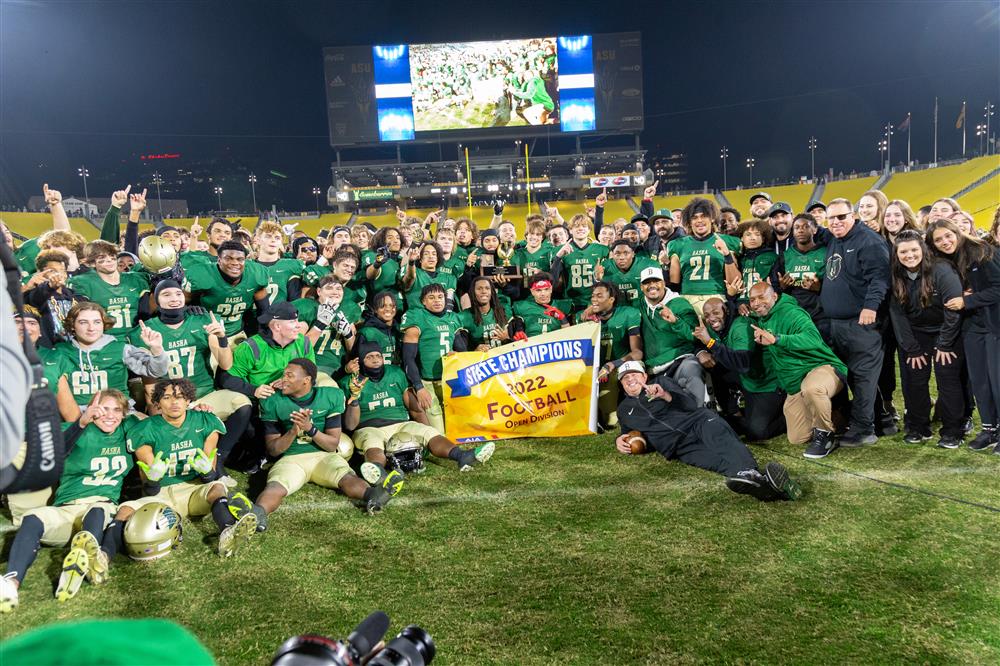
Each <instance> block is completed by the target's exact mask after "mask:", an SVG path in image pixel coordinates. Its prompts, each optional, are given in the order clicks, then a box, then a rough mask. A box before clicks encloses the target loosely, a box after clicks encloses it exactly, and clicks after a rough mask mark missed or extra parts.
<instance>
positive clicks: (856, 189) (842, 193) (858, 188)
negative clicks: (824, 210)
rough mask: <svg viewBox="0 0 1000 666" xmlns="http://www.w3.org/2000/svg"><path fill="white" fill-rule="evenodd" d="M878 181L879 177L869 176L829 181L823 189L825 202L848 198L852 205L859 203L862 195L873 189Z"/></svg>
mask: <svg viewBox="0 0 1000 666" xmlns="http://www.w3.org/2000/svg"><path fill="white" fill-rule="evenodd" d="M877 181H878V178H877V177H875V176H869V177H867V178H852V179H850V180H838V181H835V182H832V183H827V184H826V188H825V189H824V190H823V203H826V204H829V203H830V202H831V201H833V200H834V199H847V200H848V201H850V202H851V204H852V205H857V203H858V199H860V198H861V195H862V194H864V193H865V192H867V191H868V190H870V189H872V188H873V187H874V186H875V183H876V182H877Z"/></svg>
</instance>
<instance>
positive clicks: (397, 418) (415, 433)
mask: <svg viewBox="0 0 1000 666" xmlns="http://www.w3.org/2000/svg"><path fill="white" fill-rule="evenodd" d="M358 358H359V359H360V366H359V370H360V372H359V374H357V375H355V376H354V377H351V378H350V379H348V378H344V380H343V381H342V386H343V387H344V389H345V390H346V391H347V392H348V393H350V398H349V399H348V401H347V410H346V411H345V412H344V426H345V427H346V428H348V429H349V430H351V431H352V432H353V434H354V445H355V446H356V447H358V448H359V449H361V450H362V451H363V452H364V454H365V462H364V463H363V464H362V465H361V475H362V476H363V477H364V478H365V480H366V481H368V483H371V484H372V485H375V486H380V485H383V484H390V485H391V484H393V483H394V482H395V481H394V479H398V478H399V477H401V476H402V474H401V473H400V471H399V470H393V472H392V473H391V474H390V473H389V472H387V471H386V457H385V447H386V444H387V443H388V442H389V440H390V439H391V438H392V437H393V436H394V435H397V434H399V433H403V434H406V435H410V436H412V437H413V438H414V439H416V440H417V442H419V443H420V444H421V445H422V446H426V447H427V449H428V450H429V451H430V452H431V454H432V455H434V456H437V457H438V458H450V459H452V460H454V461H455V463H456V464H457V465H458V468H459V470H461V471H463V472H466V471H469V470H471V469H472V468H473V467H475V466H477V465H481V464H482V463H484V462H486V461H487V460H489V459H490V457H491V456H492V455H493V451H494V450H495V448H496V445H494V444H493V443H492V442H490V443H488V444H484V445H482V446H478V447H476V448H474V449H463V448H461V447H459V446H457V445H456V444H455V443H454V442H452V441H451V440H450V439H448V438H447V437H445V436H444V435H442V434H441V432H440V431H438V430H435V429H434V428H432V427H431V426H429V425H424V424H422V423H417V422H416V421H411V420H410V412H409V410H408V409H407V404H408V402H407V400H408V399H409V400H415V397H413V395H412V391H410V395H409V396H407V392H408V386H407V381H406V375H405V374H404V373H403V371H402V370H401V369H400V368H399V367H397V366H395V365H386V364H385V359H384V357H383V356H382V351H381V349H380V347H379V345H378V343H375V342H367V341H366V342H361V343H359V344H358ZM397 475H398V476H397Z"/></svg>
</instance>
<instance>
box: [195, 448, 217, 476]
mask: <svg viewBox="0 0 1000 666" xmlns="http://www.w3.org/2000/svg"><path fill="white" fill-rule="evenodd" d="M217 450H218V449H212V454H211V455H208V454H206V453H205V451H204V450H202V449H197V450H196V451H195V452H194V456H193V457H192V458H191V467H192V468H193V469H194V471H196V472H198V474H201V475H203V476H204V475H205V474H208V473H209V472H211V471H212V470H213V469H215V452H216V451H217Z"/></svg>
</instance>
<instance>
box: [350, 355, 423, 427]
mask: <svg viewBox="0 0 1000 666" xmlns="http://www.w3.org/2000/svg"><path fill="white" fill-rule="evenodd" d="M340 386H341V388H343V389H344V393H350V391H351V378H350V377H344V378H343V379H341V380H340ZM409 386H410V384H409V382H408V381H406V373H404V372H403V371H402V369H400V368H399V366H396V365H387V366H385V372H384V373H383V375H382V379H381V381H377V382H376V381H375V380H374V379H369V380H368V381H367V382H365V385H364V386H363V387H362V388H361V395H360V396H359V397H358V408H359V410H360V420H359V422H358V427H357V428H355V430H358V429H360V428H380V427H382V426H387V425H392V424H393V423H402V422H404V421H409V420H410V412H409V411H408V410H407V409H406V404H405V403H404V402H403V394H404V393H405V392H406V389H407V388H409Z"/></svg>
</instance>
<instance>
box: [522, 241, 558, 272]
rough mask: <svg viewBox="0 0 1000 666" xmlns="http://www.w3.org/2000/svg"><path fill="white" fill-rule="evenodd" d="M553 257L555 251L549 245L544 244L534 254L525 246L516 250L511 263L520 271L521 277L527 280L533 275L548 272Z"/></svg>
mask: <svg viewBox="0 0 1000 666" xmlns="http://www.w3.org/2000/svg"><path fill="white" fill-rule="evenodd" d="M554 256H555V250H553V248H552V246H551V245H550V244H549V243H547V242H544V243H542V244H541V245H540V246H539V247H538V249H537V250H535V251H534V252H529V251H528V248H527V247H526V246H525V247H519V248H517V249H516V250H515V251H514V257H513V259H512V263H513V264H514V265H515V266H517V267H518V268H520V269H521V275H522V276H524V278H525V279H527V278H529V277H531V276H532V275H534V274H535V273H539V272H542V271H544V272H546V273H548V272H550V271H551V270H552V257H554Z"/></svg>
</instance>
